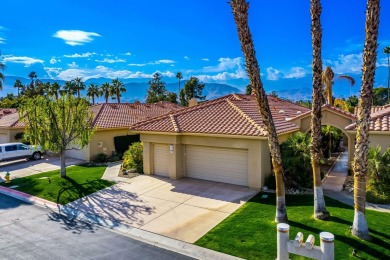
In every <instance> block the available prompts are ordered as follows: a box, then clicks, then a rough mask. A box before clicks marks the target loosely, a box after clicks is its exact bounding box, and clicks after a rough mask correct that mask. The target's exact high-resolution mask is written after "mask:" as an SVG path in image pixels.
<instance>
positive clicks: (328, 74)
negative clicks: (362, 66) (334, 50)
mask: <svg viewBox="0 0 390 260" xmlns="http://www.w3.org/2000/svg"><path fill="white" fill-rule="evenodd" d="M337 78H338V79H345V80H348V81H349V83H350V84H351V87H353V85H355V79H354V78H352V77H351V76H348V75H339V76H337ZM333 79H334V72H333V70H332V68H331V67H326V69H325V70H324V71H323V72H322V83H323V84H324V85H325V89H324V94H325V96H326V98H325V100H326V103H327V104H329V105H333Z"/></svg>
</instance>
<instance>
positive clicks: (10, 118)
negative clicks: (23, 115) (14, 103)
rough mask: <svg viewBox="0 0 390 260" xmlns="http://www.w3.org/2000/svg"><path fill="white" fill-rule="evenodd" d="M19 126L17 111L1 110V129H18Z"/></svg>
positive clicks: (13, 109)
mask: <svg viewBox="0 0 390 260" xmlns="http://www.w3.org/2000/svg"><path fill="white" fill-rule="evenodd" d="M4 112H5V113H4ZM18 124H19V113H18V111H17V109H15V108H0V127H18Z"/></svg>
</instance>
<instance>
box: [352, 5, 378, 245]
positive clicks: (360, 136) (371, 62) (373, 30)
mask: <svg viewBox="0 0 390 260" xmlns="http://www.w3.org/2000/svg"><path fill="white" fill-rule="evenodd" d="M379 9H380V0H368V1H367V11H366V26H365V32H366V38H365V42H364V50H363V70H362V74H363V76H362V86H361V89H360V97H359V105H358V114H357V116H358V119H357V122H356V126H357V130H356V144H355V157H354V161H353V171H354V189H353V195H354V204H355V205H354V206H355V214H354V218H353V225H352V234H353V235H355V236H357V237H359V238H361V239H369V233H368V225H367V221H366V216H365V210H366V175H367V172H368V162H367V157H368V148H369V147H368V146H369V140H368V132H369V125H370V113H371V98H372V92H373V85H374V77H375V69H376V58H377V46H378V28H379Z"/></svg>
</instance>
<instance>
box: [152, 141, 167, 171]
mask: <svg viewBox="0 0 390 260" xmlns="http://www.w3.org/2000/svg"><path fill="white" fill-rule="evenodd" d="M168 165H169V147H168V145H167V144H154V149H153V167H154V172H153V173H154V174H155V175H159V176H165V177H168V176H169V174H168Z"/></svg>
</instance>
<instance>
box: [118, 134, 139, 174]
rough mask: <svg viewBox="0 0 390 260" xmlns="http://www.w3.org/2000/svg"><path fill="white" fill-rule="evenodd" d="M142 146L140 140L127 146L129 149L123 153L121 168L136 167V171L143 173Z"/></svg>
mask: <svg viewBox="0 0 390 260" xmlns="http://www.w3.org/2000/svg"><path fill="white" fill-rule="evenodd" d="M143 148H144V147H143V144H142V142H136V143H133V144H132V145H130V146H129V150H127V151H126V152H125V153H124V155H123V164H122V167H123V169H125V170H130V169H136V170H137V172H138V173H143Z"/></svg>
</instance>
